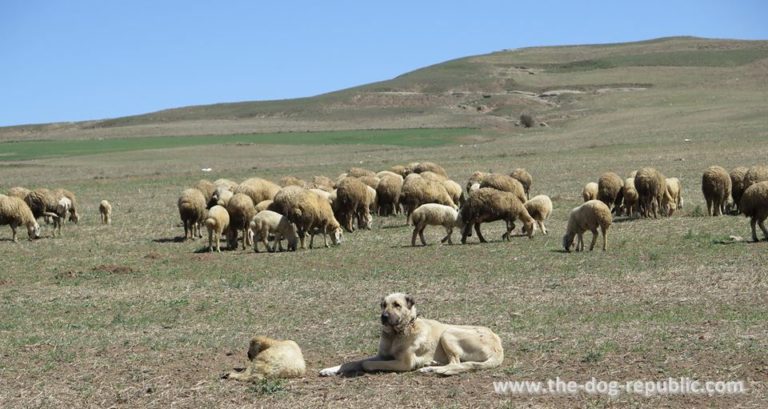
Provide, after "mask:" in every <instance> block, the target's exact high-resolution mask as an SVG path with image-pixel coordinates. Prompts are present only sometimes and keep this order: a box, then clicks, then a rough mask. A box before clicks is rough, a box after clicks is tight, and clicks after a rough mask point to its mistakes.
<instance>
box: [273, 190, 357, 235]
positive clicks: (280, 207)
mask: <svg viewBox="0 0 768 409" xmlns="http://www.w3.org/2000/svg"><path fill="white" fill-rule="evenodd" d="M274 200H275V202H274V203H273V205H274V211H276V212H278V213H280V214H283V215H285V217H287V218H288V220H290V221H291V223H293V224H295V225H296V232H297V233H298V235H299V241H300V242H301V248H302V249H304V248H306V247H305V246H304V236H305V235H306V234H307V233H309V234H310V235H311V238H310V248H312V242H313V241H314V236H315V234H317V233H321V234H322V235H323V240H324V242H325V246H326V247H328V241H327V237H326V235H327V234H329V235H330V236H331V241H333V244H340V243H341V237H342V235H341V226H340V225H339V222H338V221H337V220H336V217H334V215H333V209H331V204H330V203H329V202H328V200H327V199H326V198H324V197H321V196H320V195H318V194H316V193H314V192H312V191H310V190H307V189H302V188H300V187H298V186H288V187H286V188H284V189H282V190H281V191H280V192H278V194H277V195H275V199H274Z"/></svg>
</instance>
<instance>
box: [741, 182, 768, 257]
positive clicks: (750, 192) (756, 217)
mask: <svg viewBox="0 0 768 409" xmlns="http://www.w3.org/2000/svg"><path fill="white" fill-rule="evenodd" d="M739 209H741V212H742V213H743V214H744V216H746V217H749V218H750V220H749V223H750V225H751V227H752V241H755V242H757V241H759V240H758V238H757V232H756V231H755V224H757V225H759V226H760V230H762V231H763V235H764V236H765V239H766V240H768V230H766V228H765V224H764V223H765V219H766V217H768V181H762V182H757V183H754V184H752V185H751V186H749V187H748V188H747V190H745V191H744V194H743V195H742V196H741V203H739Z"/></svg>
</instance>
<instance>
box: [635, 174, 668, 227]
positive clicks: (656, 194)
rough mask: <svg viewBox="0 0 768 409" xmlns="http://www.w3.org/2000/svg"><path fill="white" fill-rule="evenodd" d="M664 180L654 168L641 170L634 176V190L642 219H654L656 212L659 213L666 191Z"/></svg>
mask: <svg viewBox="0 0 768 409" xmlns="http://www.w3.org/2000/svg"><path fill="white" fill-rule="evenodd" d="M666 186H667V183H666V178H665V177H664V175H663V174H661V172H659V171H658V170H656V169H654V168H642V169H640V170H638V171H637V174H636V175H635V189H636V190H637V194H638V197H639V199H640V200H639V203H640V209H641V211H642V214H643V217H650V215H651V213H652V214H653V218H654V219H655V218H656V217H658V216H657V212H660V211H661V201H662V199H663V196H664V194H665V192H666V191H667V189H666Z"/></svg>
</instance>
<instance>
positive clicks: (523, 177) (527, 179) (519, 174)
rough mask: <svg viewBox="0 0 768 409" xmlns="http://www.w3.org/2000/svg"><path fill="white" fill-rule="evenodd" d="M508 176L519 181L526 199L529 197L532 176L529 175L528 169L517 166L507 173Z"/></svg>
mask: <svg viewBox="0 0 768 409" xmlns="http://www.w3.org/2000/svg"><path fill="white" fill-rule="evenodd" d="M509 176H512V177H513V178H515V179H517V180H518V181H520V183H521V184H522V185H523V189H524V191H525V198H526V200H527V199H530V191H531V185H533V177H532V176H531V174H530V173H528V171H527V170H525V169H523V168H517V169H513V170H512V172H511V173H510V174H509Z"/></svg>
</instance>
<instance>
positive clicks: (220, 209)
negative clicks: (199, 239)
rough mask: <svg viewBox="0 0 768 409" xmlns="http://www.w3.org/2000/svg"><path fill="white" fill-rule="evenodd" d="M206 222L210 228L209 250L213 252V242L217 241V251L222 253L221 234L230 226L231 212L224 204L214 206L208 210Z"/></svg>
mask: <svg viewBox="0 0 768 409" xmlns="http://www.w3.org/2000/svg"><path fill="white" fill-rule="evenodd" d="M204 224H205V228H206V229H207V230H208V251H210V252H213V243H214V241H215V242H216V251H217V252H219V253H221V235H222V234H223V233H224V232H225V231H227V228H228V227H229V212H227V209H225V208H224V206H220V205H216V206H213V207H212V208H210V209H209V210H208V216H207V217H206V218H205V221H204ZM214 239H215V240H214Z"/></svg>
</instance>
